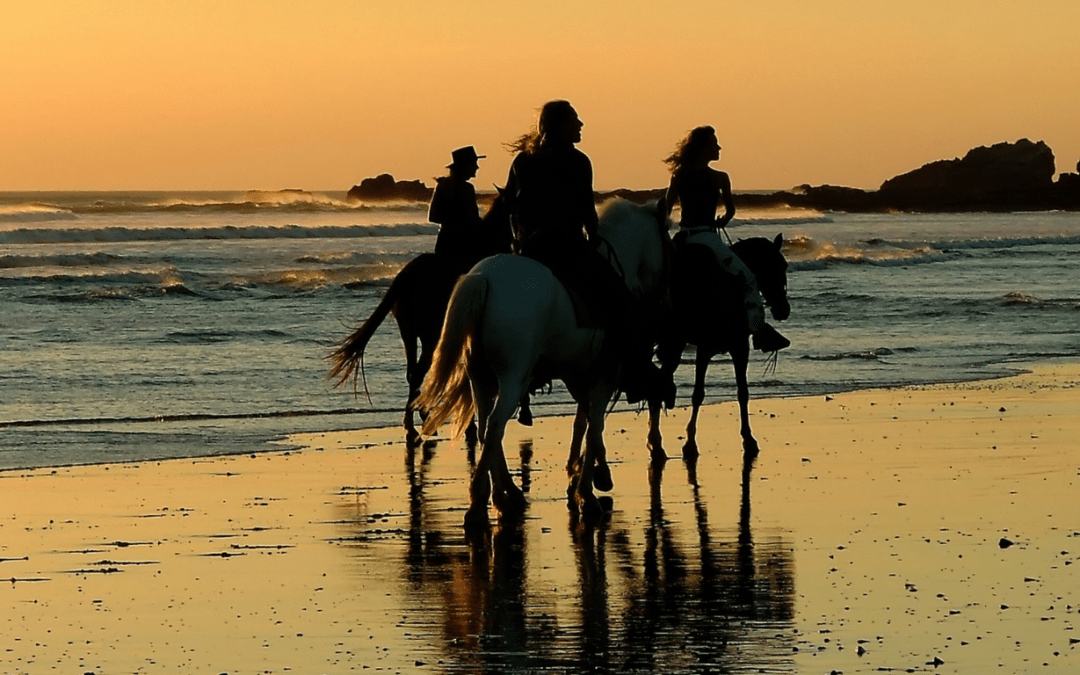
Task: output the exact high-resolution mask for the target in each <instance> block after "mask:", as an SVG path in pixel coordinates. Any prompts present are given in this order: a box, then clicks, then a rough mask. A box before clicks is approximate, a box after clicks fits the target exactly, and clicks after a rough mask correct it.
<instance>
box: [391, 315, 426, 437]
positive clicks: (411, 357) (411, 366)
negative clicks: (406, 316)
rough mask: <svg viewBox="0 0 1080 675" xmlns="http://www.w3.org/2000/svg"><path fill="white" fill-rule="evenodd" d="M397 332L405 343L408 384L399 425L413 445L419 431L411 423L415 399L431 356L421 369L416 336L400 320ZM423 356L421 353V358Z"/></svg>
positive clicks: (418, 394) (418, 393)
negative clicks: (403, 428) (407, 392)
mask: <svg viewBox="0 0 1080 675" xmlns="http://www.w3.org/2000/svg"><path fill="white" fill-rule="evenodd" d="M398 332H399V333H400V334H401V341H402V342H403V343H404V345H405V381H406V382H407V383H408V385H409V397H408V398H407V399H406V400H405V414H404V416H403V417H402V419H401V425H402V426H403V427H405V442H406V443H407V444H409V445H413V444H415V443H417V442H418V441H419V440H420V432H419V431H417V429H416V426H415V425H414V424H413V410H415V403H416V399H417V398H418V397H419V396H420V387H421V385H423V383H424V376H425V375H427V371H428V368H430V367H431V357H430V356H428V357H427V363H426V364H425V365H424V368H423V370H421V369H420V364H419V363H418V362H417V359H416V336H415V335H413V334H412V333H411V332H410V331H409V330H407V329H406V328H405V327H403V326H402V325H401V323H400V322H399V324H398ZM423 356H424V354H423V353H422V354H421V359H422V358H423ZM421 417H422V416H421Z"/></svg>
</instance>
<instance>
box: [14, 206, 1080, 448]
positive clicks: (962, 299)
mask: <svg viewBox="0 0 1080 675" xmlns="http://www.w3.org/2000/svg"><path fill="white" fill-rule="evenodd" d="M436 232H437V230H436V227H435V226H434V225H431V224H430V223H427V222H426V205H425V204H395V205H362V204H356V203H349V202H347V201H346V199H345V194H344V193H343V192H316V191H303V190H284V191H277V192H273V191H270V192H262V191H250V192H198V193H192V192H189V193H182V192H125V193H120V192H103V193H88V192H66V193H64V192H50V193H44V192H34V193H10V192H9V193H0V469H13V468H30V467H49V466H64V465H72V464H86V463H100V462H119V461H136V460H140V461H141V460H153V459H162V458H175V457H196V456H207V455H220V454H230V453H249V452H258V451H262V450H268V449H280V448H282V447H284V446H283V445H282V442H283V441H284V440H285V439H286V438H287V436H288V435H289V434H293V433H297V432H311V431H323V430H341V429H352V428H362V427H376V426H396V425H398V424H399V423H400V419H401V408H402V405H403V403H404V398H405V393H406V386H405V380H404V363H405V362H404V357H403V354H402V348H401V343H400V340H399V338H398V335H397V330H396V326H395V325H394V323H393V320H392V319H388V320H387V321H386V322H385V323H384V325H383V327H382V328H381V329H380V330H379V332H378V333H377V334H376V337H375V339H374V340H373V342H372V343H371V344H370V345H369V347H368V350H367V356H366V359H365V362H366V374H367V383H368V388H369V393H370V400H368V398H367V397H365V396H363V395H361V396H360V397H357V396H354V394H353V392H352V390H351V389H348V388H343V389H335V388H334V387H333V386H332V384H331V382H330V381H329V380H328V379H327V371H328V363H327V361H326V359H325V357H326V354H327V353H328V352H329V351H330V349H331V348H332V346H333V344H334V343H335V342H336V341H339V340H341V339H342V338H344V337H345V336H346V335H347V334H348V333H349V332H350V331H351V330H352V329H353V328H354V327H355V325H356V324H357V323H358V322H359V321H362V320H363V319H365V318H366V317H367V316H368V315H369V314H370V313H371V311H372V309H373V308H374V307H375V305H376V304H377V303H378V301H379V299H380V298H381V296H382V294H383V293H384V291H385V289H386V287H387V286H388V285H389V283H390V281H391V280H392V279H393V277H394V275H395V274H396V272H397V271H398V270H399V269H400V268H401V267H402V266H403V265H404V264H405V263H406V262H408V261H409V260H411V259H412V258H413V257H415V256H416V255H417V254H419V253H422V252H425V251H430V250H432V249H433V247H434V242H435V235H436ZM729 232H730V233H731V236H732V237H735V238H741V237H750V236H769V237H773V236H775V235H776V234H777V233H783V234H784V237H785V241H786V244H785V255H786V256H787V257H788V260H789V262H790V269H789V275H788V287H789V288H788V293H789V298H790V300H791V305H792V312H791V318H790V319H789V320H788V321H786V322H784V323H783V324H778V328H779V329H780V330H781V332H783V333H784V334H785V335H787V336H788V337H789V338H790V339H791V341H792V347H791V348H789V349H787V350H784V351H783V352H781V353H780V357H779V360H778V363H777V367H776V370H775V371H770V370H768V369H767V368H766V362H765V357H764V356H763V355H761V354H759V353H755V355H754V356H753V357H752V361H751V364H750V372H749V375H750V380H751V396H752V397H764V396H805V395H822V394H829V393H835V392H838V391H847V390H852V389H866V388H879V387H891V386H897V385H909V384H921V383H935V382H953V381H963V380H971V379H979V378H991V377H998V376H1003V375H1007V374H1009V373H1013V372H1016V371H1017V370H1021V369H1023V367H1024V365H1025V364H1027V363H1031V362H1036V361H1041V360H1046V359H1056V358H1076V357H1077V356H1080V213H1064V212H1039V213H1008V214H987V213H970V214H872V215H867V214H844V213H817V212H812V211H803V210H789V209H774V210H757V211H751V210H744V211H740V213H739V216H738V217H737V218H736V220H735V221H734V223H733V224H732V225H731V226H729ZM692 359H693V352H692V351H688V352H687V353H686V354H685V355H684V365H683V366H681V367H680V369H679V371H678V372H677V373H676V382H677V384H678V396H679V399H678V402H679V404H680V405H688V404H689V399H690V391H691V387H692V378H693V367H692V365H691V364H692ZM734 397H735V389H734V381H733V378H732V375H731V367H730V363H729V362H728V361H727V360H726V358H725V357H718V358H717V359H716V363H714V365H713V367H712V368H711V369H710V374H709V380H708V397H707V401H709V402H715V401H726V400H733V399H734ZM618 407H619V408H625V407H626V404H625V403H620V404H619V405H618ZM571 410H572V406H571V404H570V399H569V395H568V394H567V393H566V390H565V388H563V387H562V386H561V384H556V385H555V387H554V389H553V391H552V392H551V393H550V394H546V395H539V396H537V397H535V398H534V411H535V413H536V414H537V415H549V414H565V413H568V412H570V411H571ZM678 419H680V420H682V419H683V418H682V417H679V418H678ZM641 420H642V422H641V429H640V433H641V437H642V445H643V446H644V442H645V440H644V439H645V431H646V421H645V416H642V417H641ZM512 423H513V422H512ZM680 424H681V422H680ZM669 426H670V423H669ZM737 440H738V436H737V430H735V429H733V430H731V442H732V444H733V445H734V444H736V443H737Z"/></svg>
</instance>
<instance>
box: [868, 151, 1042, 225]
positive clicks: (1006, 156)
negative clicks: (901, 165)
mask: <svg viewBox="0 0 1080 675" xmlns="http://www.w3.org/2000/svg"><path fill="white" fill-rule="evenodd" d="M1053 190H1054V153H1053V151H1052V150H1051V149H1050V147H1049V146H1047V145H1046V143H1044V142H1042V141H1039V142H1038V143H1032V142H1031V141H1029V140H1028V139H1026V138H1022V139H1020V140H1019V141H1017V142H1016V143H998V144H996V145H992V146H990V147H988V148H987V147H978V148H974V149H972V150H971V151H969V152H968V153H967V154H966V155H964V157H963V158H962V159H948V160H940V161H937V162H931V163H930V164H926V165H925V166H923V167H921V168H918V169H915V170H914V171H910V172H908V173H905V174H901V175H899V176H896V177H895V178H890V179H889V180H887V181H885V182H884V183H882V185H881V189H880V190H878V194H877V201H878V203H879V205H884V206H887V207H890V208H895V209H901V210H917V211H957V210H959V211H971V210H993V211H998V210H1017V209H1027V208H1040V207H1043V205H1045V204H1047V203H1048V201H1049V200H1051V199H1052V193H1053Z"/></svg>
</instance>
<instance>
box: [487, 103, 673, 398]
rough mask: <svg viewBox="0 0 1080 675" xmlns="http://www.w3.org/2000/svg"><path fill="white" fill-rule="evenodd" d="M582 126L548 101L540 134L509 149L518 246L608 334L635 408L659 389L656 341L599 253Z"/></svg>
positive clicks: (509, 190) (584, 318)
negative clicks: (644, 329)
mask: <svg viewBox="0 0 1080 675" xmlns="http://www.w3.org/2000/svg"><path fill="white" fill-rule="evenodd" d="M583 126H584V123H583V122H582V121H581V118H579V117H578V114H577V111H576V110H574V108H573V106H571V105H570V103H569V102H568V101H561V100H556V101H549V102H548V103H546V104H544V107H543V108H542V109H541V111H540V119H539V121H538V123H537V128H536V129H535V130H534V131H530V132H529V133H526V134H524V135H523V136H521V137H520V138H518V139H517V140H516V141H514V142H513V143H510V144H508V145H509V147H510V149H511V150H513V151H516V152H517V155H516V156H515V157H514V161H513V163H512V164H511V166H510V175H509V176H508V177H507V180H506V189H505V194H506V195H507V198H508V199H509V202H510V208H511V211H510V213H511V222H512V226H513V230H514V238H515V248H516V250H517V252H519V253H521V254H522V255H525V256H527V257H530V258H532V259H534V260H537V261H538V262H541V263H543V264H544V265H546V266H547V267H548V268H549V269H550V270H551V271H552V273H553V274H554V275H555V276H556V278H558V279H559V281H561V282H562V283H563V285H564V286H565V287H566V288H567V290H568V291H569V292H570V294H571V297H573V296H574V295H576V296H577V297H578V298H579V299H580V300H581V303H576V302H575V305H576V306H577V311H578V321H579V323H581V324H582V325H585V326H591V327H595V328H603V329H604V330H605V334H606V335H607V338H606V346H607V348H608V350H609V354H610V355H613V356H616V357H619V358H621V359H622V363H623V367H622V373H623V375H622V382H621V384H620V386H621V388H622V389H623V391H624V392H625V393H626V397H627V400H628V401H630V402H636V401H639V400H642V399H644V398H645V396H646V395H647V393H648V391H649V389H650V388H660V387H661V386H662V385H661V376H660V372H659V370H658V369H656V368H655V367H654V366H653V365H652V345H651V343H648V342H647V341H646V339H645V338H644V337H643V335H642V331H641V330H640V328H639V327H638V326H636V325H635V323H634V322H633V317H634V314H635V310H636V306H635V305H636V303H635V301H634V298H633V297H632V295H631V294H630V291H629V289H627V287H626V284H625V283H624V282H623V280H622V279H621V278H619V276H618V274H616V273H615V271H614V269H613V268H612V266H611V264H610V263H609V262H608V261H607V260H605V259H604V258H603V257H602V256H601V255H600V254H599V253H597V251H596V247H597V246H598V245H599V237H598V235H597V228H598V218H597V213H596V201H595V197H594V195H593V182H592V178H593V171H592V162H591V161H590V160H589V157H588V156H587V155H586V154H585V153H583V152H582V151H581V150H578V149H577V148H576V147H575V144H577V143H578V142H580V141H581V129H582V127H583ZM580 305H584V307H583V308H582V307H581V306H580ZM582 309H583V310H584V311H582ZM670 389H671V390H674V384H673V383H672V384H670Z"/></svg>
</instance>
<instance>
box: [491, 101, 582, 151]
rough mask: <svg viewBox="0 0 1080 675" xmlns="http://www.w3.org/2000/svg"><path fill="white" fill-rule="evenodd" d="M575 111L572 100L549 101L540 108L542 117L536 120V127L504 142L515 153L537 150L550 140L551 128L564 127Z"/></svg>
mask: <svg viewBox="0 0 1080 675" xmlns="http://www.w3.org/2000/svg"><path fill="white" fill-rule="evenodd" d="M574 112H575V111H574V106H572V105H570V101H563V100H561V99H558V100H555V101H548V102H547V103H545V104H544V106H543V107H542V108H540V119H539V120H537V122H536V128H535V129H532V130H530V131H527V132H526V133H524V134H522V135H521V136H518V137H517V138H516V139H514V140H512V141H510V142H509V143H504V145H505V146H506V149H507V150H509V151H510V152H513V153H518V152H525V153H531V152H536V151H537V149H539V148H540V146H542V145H543V144H544V142H545V141H547V140H548V136H549V135H550V133H551V130H552V129H558V128H560V127H562V125H563V124H564V123H565V122H566V120H567V119H569V118H570V116H571V115H573V114H574Z"/></svg>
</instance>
